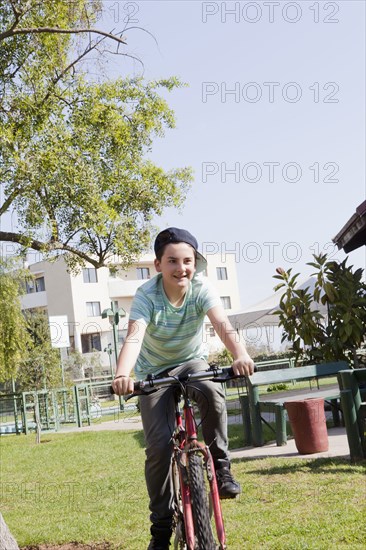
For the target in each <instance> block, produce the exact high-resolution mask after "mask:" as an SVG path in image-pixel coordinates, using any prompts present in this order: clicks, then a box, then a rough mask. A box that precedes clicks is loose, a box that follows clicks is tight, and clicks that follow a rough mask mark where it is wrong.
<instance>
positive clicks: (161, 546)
mask: <svg viewBox="0 0 366 550" xmlns="http://www.w3.org/2000/svg"><path fill="white" fill-rule="evenodd" d="M169 547H170V543H169V542H166V541H162V540H159V539H157V538H156V537H153V538H152V539H151V541H150V544H149V546H148V547H147V550H169Z"/></svg>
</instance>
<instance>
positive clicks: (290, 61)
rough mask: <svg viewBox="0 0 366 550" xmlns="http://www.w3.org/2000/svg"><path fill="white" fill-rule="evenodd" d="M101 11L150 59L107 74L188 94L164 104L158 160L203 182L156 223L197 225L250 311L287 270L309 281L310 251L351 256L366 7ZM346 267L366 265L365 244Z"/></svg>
mask: <svg viewBox="0 0 366 550" xmlns="http://www.w3.org/2000/svg"><path fill="white" fill-rule="evenodd" d="M104 8H105V11H104V16H103V18H102V19H101V20H100V21H98V23H97V26H99V27H101V28H103V29H105V30H112V29H114V30H115V31H118V30H121V29H123V28H124V27H125V26H126V25H127V26H129V27H135V28H133V29H131V30H126V32H125V36H126V38H127V42H128V46H127V51H128V52H130V53H132V54H134V55H136V56H138V57H139V58H140V59H141V60H142V61H143V63H144V67H143V68H142V66H141V65H140V64H139V63H136V62H133V61H131V60H129V59H128V58H126V57H122V56H120V57H117V56H113V57H112V58H111V59H110V61H109V63H108V65H107V66H106V70H107V73H108V74H110V75H111V76H113V77H116V76H132V75H138V74H141V73H143V75H144V76H145V78H147V79H159V78H165V77H169V76H172V75H176V76H178V77H179V78H180V79H181V80H182V81H184V82H186V83H187V85H188V86H187V87H185V88H182V89H179V90H175V91H174V92H173V93H171V94H169V95H167V99H168V102H169V105H170V106H171V107H172V108H173V109H174V111H175V115H176V120H177V127H176V129H174V130H170V131H168V132H167V134H166V137H165V138H164V139H159V140H157V141H156V143H155V145H154V148H153V151H152V153H151V156H152V158H153V159H154V161H155V162H157V163H158V164H160V165H161V166H163V167H164V168H166V169H169V168H173V167H182V166H191V167H192V168H193V169H194V174H195V179H194V182H193V185H192V188H191V191H190V192H189V193H188V195H187V199H186V201H185V206H184V208H183V210H182V212H181V213H178V212H177V211H176V210H169V211H167V212H166V213H165V214H164V216H163V217H162V218H160V219H157V220H156V225H158V226H159V227H160V228H164V227H167V226H178V227H185V228H187V229H189V230H190V231H191V232H192V233H193V234H194V235H195V236H196V237H197V239H198V241H199V243H200V245H201V252H203V253H204V254H205V253H206V254H207V253H209V252H210V251H211V252H212V251H216V252H217V251H218V252H221V253H222V256H223V265H224V261H225V253H226V252H228V251H234V252H235V254H236V261H237V273H238V279H239V288H240V294H241V303H242V307H246V306H250V305H252V304H253V303H255V302H257V301H260V300H262V299H263V298H265V297H267V296H269V295H271V294H272V289H273V286H274V284H275V280H274V279H273V278H272V276H273V274H274V272H275V268H276V267H277V266H282V267H284V268H285V269H288V268H290V267H292V269H293V272H296V273H297V272H299V273H301V274H302V275H304V276H306V275H308V274H310V273H311V268H310V267H309V266H306V263H307V262H309V261H311V260H312V253H314V252H316V253H318V252H326V251H328V252H330V253H331V254H332V257H333V258H336V259H339V260H342V259H343V258H344V257H345V255H344V253H343V252H339V251H337V250H336V249H335V247H334V246H333V245H332V242H331V239H332V237H334V236H335V234H336V233H337V232H338V231H339V230H340V229H341V227H342V226H343V225H344V224H345V222H346V221H347V220H348V219H349V218H350V216H351V215H352V214H353V213H354V211H355V208H356V207H357V206H358V205H359V204H360V203H361V202H362V201H363V200H364V198H365V100H364V98H365V2H364V1H363V0H360V1H352V0H351V1H349V0H347V1H343V0H339V1H337V2H329V1H326V2H323V1H319V2H316V1H310V2H308V1H297V2H282V1H280V0H278V1H267V2H266V1H254V2H200V1H187V0H186V1H178V2H175V1H155V0H149V1H136V2H135V1H133V2H125V1H117V0H105V1H104ZM127 14H130V19H131V21H130V23H129V24H127V23H126V16H127ZM142 29H145V30H146V31H148V32H149V33H151V34H152V35H153V36H154V37H155V39H153V38H152V37H151V36H150V34H148V32H145V31H144V30H142ZM349 258H350V263H351V264H353V265H355V266H357V267H363V268H365V263H366V262H365V247H363V248H362V249H359V250H357V251H355V252H352V253H351V254H350V255H349Z"/></svg>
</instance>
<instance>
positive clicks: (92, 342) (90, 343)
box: [81, 332, 102, 353]
mask: <svg viewBox="0 0 366 550" xmlns="http://www.w3.org/2000/svg"><path fill="white" fill-rule="evenodd" d="M81 350H82V352H83V353H91V352H92V351H102V346H101V342H100V334H99V332H95V333H93V334H82V335H81Z"/></svg>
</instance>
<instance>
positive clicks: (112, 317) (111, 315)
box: [102, 302, 126, 411]
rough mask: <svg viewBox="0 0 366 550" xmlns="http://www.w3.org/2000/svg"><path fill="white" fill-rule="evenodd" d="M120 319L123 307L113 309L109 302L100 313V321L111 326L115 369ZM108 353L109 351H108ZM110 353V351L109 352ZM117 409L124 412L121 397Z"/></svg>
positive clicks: (124, 313) (122, 314)
mask: <svg viewBox="0 0 366 550" xmlns="http://www.w3.org/2000/svg"><path fill="white" fill-rule="evenodd" d="M121 317H126V312H125V310H124V309H123V307H120V308H118V309H117V308H115V306H114V303H113V302H111V307H110V308H108V309H105V310H104V311H102V319H107V318H108V319H109V322H110V324H111V325H112V332H113V342H114V356H115V360H116V368H117V360H118V323H119V320H120V318H121ZM108 353H109V351H108ZM110 353H112V350H111V351H110ZM109 361H110V365H111V355H109ZM111 376H112V378H113V370H112V365H111ZM119 408H120V410H121V411H123V410H124V404H123V398H122V396H119Z"/></svg>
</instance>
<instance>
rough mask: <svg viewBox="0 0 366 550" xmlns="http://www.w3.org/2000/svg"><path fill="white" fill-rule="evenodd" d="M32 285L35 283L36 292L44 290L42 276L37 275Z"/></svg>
mask: <svg viewBox="0 0 366 550" xmlns="http://www.w3.org/2000/svg"><path fill="white" fill-rule="evenodd" d="M34 285H35V289H36V292H43V291H44V290H46V286H45V284H44V277H38V279H36V280H35V281H34Z"/></svg>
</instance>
